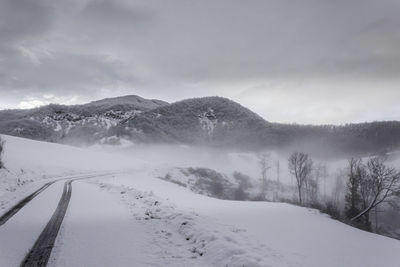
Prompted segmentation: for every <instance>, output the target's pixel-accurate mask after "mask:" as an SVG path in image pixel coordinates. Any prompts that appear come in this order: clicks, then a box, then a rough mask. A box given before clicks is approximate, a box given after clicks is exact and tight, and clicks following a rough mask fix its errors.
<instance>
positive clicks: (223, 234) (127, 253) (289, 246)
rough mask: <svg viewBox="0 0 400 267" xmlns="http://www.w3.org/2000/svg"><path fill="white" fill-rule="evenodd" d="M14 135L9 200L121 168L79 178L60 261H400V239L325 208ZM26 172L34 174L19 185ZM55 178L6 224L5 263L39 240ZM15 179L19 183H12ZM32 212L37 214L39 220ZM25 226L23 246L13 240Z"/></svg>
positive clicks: (0, 239) (0, 244)
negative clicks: (204, 185)
mask: <svg viewBox="0 0 400 267" xmlns="http://www.w3.org/2000/svg"><path fill="white" fill-rule="evenodd" d="M4 139H5V140H6V142H7V145H6V151H5V158H4V159H5V163H6V166H7V168H8V169H9V172H8V171H5V170H1V171H0V172H1V175H2V181H3V182H4V181H6V182H5V183H4V184H6V185H7V186H8V187H7V186H2V187H1V188H0V190H1V191H0V201H1V203H3V204H2V206H3V207H6V206H9V203H10V200H9V199H10V198H12V197H20V196H21V195H23V194H22V193H21V192H23V191H24V190H26V188H28V187H29V186H30V185H33V184H34V185H35V187H36V185H38V184H40V183H43V182H44V181H47V180H48V179H43V178H46V177H54V176H64V175H68V174H78V173H92V172H99V173H101V172H114V174H112V175H108V176H104V177H98V178H94V179H90V180H87V181H86V180H82V181H76V182H74V183H73V190H72V191H73V193H72V199H71V203H70V206H69V207H68V211H67V215H66V217H65V219H64V221H63V224H62V229H61V232H60V233H59V235H58V237H57V240H56V246H55V249H54V251H53V253H52V255H51V261H50V265H51V266H102V265H103V264H104V265H103V266H110V265H112V266H315V267H317V266H318V267H319V266H338V267H339V266H352V267H353V266H360V267H368V266H371V267H375V266H376V267H378V266H385V267H398V266H400V254H399V253H398V252H399V251H400V241H398V240H394V239H390V238H386V237H382V236H378V235H375V234H371V233H367V232H364V231H361V230H358V229H355V228H352V227H350V226H347V225H345V224H342V223H340V222H338V221H335V220H332V219H330V218H328V217H327V216H326V215H323V214H320V213H319V212H317V211H315V210H310V209H307V208H301V207H296V206H293V205H289V204H283V203H267V202H241V201H228V200H218V199H215V198H211V197H207V196H204V195H199V194H195V193H193V192H192V191H190V190H189V189H187V188H184V187H182V186H179V185H176V184H174V183H171V182H168V181H164V180H161V179H159V178H157V177H158V176H159V174H160V170H161V169H162V168H161V169H158V168H157V166H156V165H157V164H156V163H154V162H153V163H152V164H148V163H146V162H142V161H139V160H137V159H135V158H134V156H131V157H128V158H126V157H125V158H124V157H121V156H118V155H110V154H107V153H101V152H99V151H94V150H84V149H77V148H73V147H69V146H63V145H58V144H50V143H43V142H37V141H30V140H26V139H21V138H15V137H9V136H4ZM20 169H24V172H22V171H20ZM120 171H124V173H117V172H120ZM23 173H27V174H23ZM42 175H44V176H42ZM171 175H174V174H173V173H171ZM17 177H22V178H21V179H26V181H28V180H27V179H28V177H29V179H30V180H32V182H26V183H25V184H24V185H21V186H13V187H12V186H11V185H12V182H13V179H17ZM55 185H56V186H55V187H50V189H51V190H49V191H47V190H46V191H45V192H44V193H42V194H41V195H39V196H40V197H38V198H37V199H35V200H34V202H32V203H31V204H29V205H31V206H30V207H28V206H27V207H26V209H25V208H24V210H22V211H21V213H18V214H17V215H16V217H14V218H13V219H12V220H10V221H9V222H8V223H7V224H6V225H5V226H6V228H4V226H3V228H2V226H0V248H2V251H3V253H5V254H0V256H1V257H2V258H1V260H2V261H1V262H2V263H4V264H3V265H2V266H14V265H15V263H17V262H18V260H19V259H20V257H21V255H23V254H24V253H25V252H26V249H27V248H29V247H30V245H31V244H32V242H34V240H35V235H37V234H38V232H40V227H42V226H43V225H44V224H45V222H46V220H45V219H44V218H45V217H48V216H49V214H50V213H51V210H52V209H53V208H54V207H53V206H54V203H55V202H57V201H58V199H59V195H58V194H57V192H59V191H60V189H61V187H60V184H58V183H56V184H55ZM11 187H12V188H13V190H14V191H7V190H6V189H7V188H11ZM57 196H58V197H57ZM11 202H12V201H11ZM50 203H51V204H50ZM35 207H36V208H35ZM29 209H36V210H37V209H40V210H42V212H40V213H37V212H34V211H32V210H29ZM0 213H1V210H0ZM38 215H40V216H38ZM26 216H28V217H26ZM28 218H32V220H33V219H35V218H36V219H35V220H37V222H38V223H37V224H36V226H35V225H34V224H32V225H31V224H30V221H31V220H29V219H28ZM27 224H28V225H30V227H28V228H26V225H27ZM40 225H42V226H40ZM39 226H40V227H39ZM38 227H39V228H38ZM21 229H32V230H29V231H25V232H24V231H21ZM16 233H18V234H19V235H20V237H19V240H21V245H20V246H19V245H18V244H16V243H15V241H12V240H15V234H16ZM22 244H23V245H22ZM13 246H15V249H14V247H13ZM21 249H22V251H21ZM7 251H9V253H8V252H7ZM12 251H14V252H12ZM24 251H25V252H24ZM5 255H6V256H5Z"/></svg>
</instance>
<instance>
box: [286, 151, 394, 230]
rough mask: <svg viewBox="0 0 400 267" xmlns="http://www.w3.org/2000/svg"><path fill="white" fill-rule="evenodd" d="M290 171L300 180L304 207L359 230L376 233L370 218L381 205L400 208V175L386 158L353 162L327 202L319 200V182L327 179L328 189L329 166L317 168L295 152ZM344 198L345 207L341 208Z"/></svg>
mask: <svg viewBox="0 0 400 267" xmlns="http://www.w3.org/2000/svg"><path fill="white" fill-rule="evenodd" d="M288 168H289V171H290V173H291V174H292V175H293V176H294V178H295V179H296V189H297V194H298V203H299V204H300V205H302V206H308V207H315V208H318V209H320V210H322V211H324V212H326V213H328V214H330V215H331V216H332V217H333V218H336V219H339V220H342V221H344V222H347V223H349V224H351V225H353V226H356V227H358V228H361V229H364V230H367V231H372V226H371V218H370V215H371V212H372V211H374V210H375V211H377V209H378V207H379V206H381V205H384V204H385V203H386V204H389V205H390V206H391V207H398V204H397V203H398V201H397V200H398V198H397V197H400V172H399V171H397V170H396V169H395V168H393V167H391V166H388V165H387V158H386V157H384V156H376V157H372V158H369V159H368V160H366V162H365V163H364V161H363V160H362V159H360V158H351V159H349V161H348V166H347V168H346V169H345V170H343V171H342V172H340V173H339V175H338V177H337V179H336V184H335V185H334V187H333V191H332V196H331V198H329V199H327V198H326V197H324V200H325V201H324V202H323V203H321V201H320V200H319V199H318V196H319V183H320V178H322V179H324V188H325V180H326V177H327V168H326V165H323V164H318V165H315V164H314V163H313V160H312V159H311V158H310V157H309V155H307V154H305V153H302V152H294V153H293V154H292V155H291V156H290V157H289V159H288ZM343 178H346V181H347V182H346V184H344V182H343ZM324 191H325V189H324ZM324 194H325V193H324ZM343 199H344V208H343V206H341V205H340V203H343ZM398 208H399V209H400V207H398ZM375 216H377V215H376V214H375ZM375 224H377V222H376V223H375Z"/></svg>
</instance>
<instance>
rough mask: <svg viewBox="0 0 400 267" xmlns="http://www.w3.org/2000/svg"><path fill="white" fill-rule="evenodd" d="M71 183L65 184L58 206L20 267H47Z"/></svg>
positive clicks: (67, 201) (69, 194) (63, 214)
mask: <svg viewBox="0 0 400 267" xmlns="http://www.w3.org/2000/svg"><path fill="white" fill-rule="evenodd" d="M73 181H74V180H70V181H67V182H65V184H64V190H63V194H62V196H61V199H60V201H59V202H58V206H57V208H56V210H55V212H54V213H53V216H52V217H51V219H50V221H49V222H48V223H47V225H46V227H45V228H44V230H43V231H42V233H41V234H40V236H39V238H38V239H37V240H36V242H35V244H34V245H33V247H32V248H31V250H30V251H29V253H28V254H27V255H26V257H25V259H24V260H23V261H22V263H21V265H20V266H21V267H27V266H30V267H31V266H46V265H47V263H48V261H49V258H50V254H51V251H52V249H53V247H54V242H55V240H56V238H57V234H58V231H59V230H60V227H61V223H62V221H63V219H64V216H65V213H66V212H67V208H68V204H69V201H70V199H71V194H72V185H71V184H72V182H73Z"/></svg>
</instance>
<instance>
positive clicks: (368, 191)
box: [351, 157, 400, 230]
mask: <svg viewBox="0 0 400 267" xmlns="http://www.w3.org/2000/svg"><path fill="white" fill-rule="evenodd" d="M385 162H386V158H385V157H373V158H371V159H369V160H368V163H367V173H366V175H364V177H363V178H362V179H361V182H360V195H361V204H362V210H361V212H360V213H359V214H357V215H356V216H354V217H353V218H352V219H351V220H352V221H354V220H357V219H359V218H361V217H363V218H364V223H365V226H366V228H367V230H371V223H370V217H369V215H370V211H371V210H372V209H374V208H375V207H377V206H378V205H380V204H381V203H384V202H387V201H388V200H390V199H391V198H392V197H394V196H396V195H397V194H398V192H399V190H400V173H399V172H398V171H397V170H396V169H394V168H392V167H388V166H386V164H385Z"/></svg>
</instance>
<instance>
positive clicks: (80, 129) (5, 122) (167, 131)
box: [0, 95, 400, 154]
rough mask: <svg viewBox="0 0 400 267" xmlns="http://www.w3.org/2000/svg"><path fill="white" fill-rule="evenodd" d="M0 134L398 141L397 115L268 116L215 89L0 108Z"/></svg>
mask: <svg viewBox="0 0 400 267" xmlns="http://www.w3.org/2000/svg"><path fill="white" fill-rule="evenodd" d="M0 133H2V134H9V135H15V136H21V137H27V138H30V139H36V140H44V141H51V142H58V143H68V144H76V145H82V144H85V145H92V144H96V143H101V142H103V141H104V140H108V139H113V140H114V141H115V140H119V139H127V140H129V141H131V142H133V143H175V144H189V145H203V146H216V147H225V148H233V149H241V150H242V149H245V150H262V149H288V150H289V149H290V150H294V149H296V150H305V151H311V152H321V151H323V150H330V151H331V152H332V153H344V154H348V153H353V154H366V153H382V152H385V151H392V150H394V149H397V148H399V147H400V122H398V121H380V122H370V123H352V124H346V125H339V126H338V125H301V124H284V123H274V122H269V121H267V120H265V119H264V118H262V117H261V116H259V115H258V114H256V113H254V112H253V111H251V110H250V109H248V108H246V107H244V106H242V105H240V104H239V103H237V102H234V101H232V100H230V99H228V98H224V97H217V96H211V97H201V98H190V99H185V100H181V101H177V102H174V103H167V102H165V101H161V100H156V99H144V98H142V97H139V96H135V95H128V96H121V97H116V98H106V99H101V100H97V101H92V102H90V103H86V104H82V105H72V106H67V105H57V104H50V105H46V106H43V107H39V108H34V109H30V110H3V111H0ZM113 143H118V141H117V142H113ZM324 153H325V152H324Z"/></svg>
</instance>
